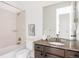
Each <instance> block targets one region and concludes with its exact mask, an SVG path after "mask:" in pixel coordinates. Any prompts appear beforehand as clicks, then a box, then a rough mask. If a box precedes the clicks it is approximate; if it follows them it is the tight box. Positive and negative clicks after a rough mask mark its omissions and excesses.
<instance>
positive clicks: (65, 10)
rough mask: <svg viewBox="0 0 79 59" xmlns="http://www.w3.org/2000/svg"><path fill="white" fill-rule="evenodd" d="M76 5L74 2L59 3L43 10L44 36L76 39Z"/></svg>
mask: <svg viewBox="0 0 79 59" xmlns="http://www.w3.org/2000/svg"><path fill="white" fill-rule="evenodd" d="M73 16H74V5H73V2H72V1H65V2H59V3H57V4H53V5H50V6H46V7H44V8H43V34H45V35H47V36H48V35H50V36H51V37H56V35H57V34H59V37H60V38H65V39H71V40H72V37H74V36H75V35H74V30H75V26H74V18H75V17H73Z"/></svg>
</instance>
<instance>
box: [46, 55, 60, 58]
mask: <svg viewBox="0 0 79 59" xmlns="http://www.w3.org/2000/svg"><path fill="white" fill-rule="evenodd" d="M45 58H59V57H58V56H55V55H51V54H46V55H45Z"/></svg>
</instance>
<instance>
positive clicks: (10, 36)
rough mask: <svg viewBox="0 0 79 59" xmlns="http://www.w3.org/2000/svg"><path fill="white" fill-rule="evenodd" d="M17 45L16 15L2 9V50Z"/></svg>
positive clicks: (0, 45) (0, 9) (0, 14)
mask: <svg viewBox="0 0 79 59" xmlns="http://www.w3.org/2000/svg"><path fill="white" fill-rule="evenodd" d="M15 44H16V14H15V13H12V12H10V11H8V10H5V9H2V8H0V48H4V47H7V46H10V45H15Z"/></svg>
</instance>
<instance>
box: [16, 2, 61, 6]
mask: <svg viewBox="0 0 79 59" xmlns="http://www.w3.org/2000/svg"><path fill="white" fill-rule="evenodd" d="M59 2H61V1H16V3H17V4H19V5H24V6H41V7H44V6H48V5H51V4H56V3H59Z"/></svg>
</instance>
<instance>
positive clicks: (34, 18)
mask: <svg viewBox="0 0 79 59" xmlns="http://www.w3.org/2000/svg"><path fill="white" fill-rule="evenodd" d="M28 24H35V36H29V35H28ZM26 29H27V31H26V36H27V40H26V46H27V47H28V48H29V49H33V46H32V44H33V43H32V42H33V41H35V40H39V39H40V38H41V37H40V36H41V35H42V8H41V7H38V6H37V7H32V6H30V7H28V8H27V7H26Z"/></svg>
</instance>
